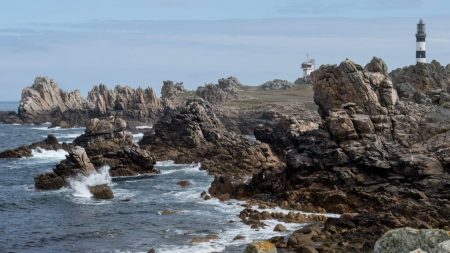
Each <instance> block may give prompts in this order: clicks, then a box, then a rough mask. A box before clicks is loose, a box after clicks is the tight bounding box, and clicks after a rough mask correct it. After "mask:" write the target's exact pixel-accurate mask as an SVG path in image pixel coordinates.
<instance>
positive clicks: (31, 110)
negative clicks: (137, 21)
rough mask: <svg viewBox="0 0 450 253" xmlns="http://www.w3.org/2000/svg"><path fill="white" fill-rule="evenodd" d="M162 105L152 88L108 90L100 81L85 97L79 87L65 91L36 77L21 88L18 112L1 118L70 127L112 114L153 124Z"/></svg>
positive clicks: (52, 82)
mask: <svg viewBox="0 0 450 253" xmlns="http://www.w3.org/2000/svg"><path fill="white" fill-rule="evenodd" d="M162 108H163V105H162V103H161V101H160V99H159V98H158V97H157V96H156V95H155V93H154V92H153V90H152V89H151V88H146V89H142V88H137V89H133V88H130V87H128V86H116V87H115V88H114V90H109V89H108V88H107V87H106V86H105V85H103V84H100V85H98V86H95V87H94V88H93V89H92V90H91V91H90V92H89V95H88V98H87V100H85V99H84V98H82V97H81V95H80V92H79V91H78V90H75V91H72V92H64V91H62V90H61V89H60V88H59V86H58V85H57V84H56V82H55V81H54V80H52V79H49V78H47V77H37V78H36V79H35V81H34V84H33V85H32V86H31V87H27V88H25V89H23V91H22V99H21V102H20V106H19V113H18V114H17V115H15V114H14V113H1V114H0V120H1V121H2V122H6V123H44V122H52V125H53V126H62V127H70V126H77V125H85V124H86V123H87V122H88V121H89V119H91V118H95V117H106V116H111V115H113V116H117V117H122V118H124V119H126V120H127V121H129V123H130V124H133V123H135V122H140V123H153V122H154V121H155V120H156V119H157V118H158V116H159V114H160V113H161V111H162ZM16 116H17V117H16Z"/></svg>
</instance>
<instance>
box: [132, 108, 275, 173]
mask: <svg viewBox="0 0 450 253" xmlns="http://www.w3.org/2000/svg"><path fill="white" fill-rule="evenodd" d="M153 128H154V133H148V134H145V135H144V137H143V138H142V140H141V141H140V143H139V144H140V145H142V146H144V147H145V148H146V149H147V150H149V151H150V152H151V153H152V154H154V155H155V157H156V158H157V159H158V160H174V161H176V162H180V163H191V162H201V164H202V168H204V169H207V170H208V171H210V172H211V173H214V174H217V175H219V174H222V175H224V174H229V175H236V174H240V175H244V174H247V175H248V174H251V173H253V172H255V171H257V170H258V169H261V168H275V167H279V166H281V163H280V161H279V160H278V159H277V158H276V157H275V156H273V155H272V152H271V150H270V148H269V146H268V145H266V144H254V143H252V142H251V141H249V140H248V139H247V138H245V137H242V136H240V135H237V134H235V133H233V132H229V131H227V130H226V128H225V127H224V125H223V124H222V123H221V122H220V120H219V119H218V118H217V117H216V115H215V113H214V111H213V109H212V107H211V106H210V104H209V103H208V102H206V101H204V100H202V99H194V100H188V101H187V102H186V105H185V106H182V107H179V108H176V109H173V110H171V109H168V110H166V112H165V114H164V116H163V117H162V118H161V119H160V120H159V121H158V122H157V123H156V124H155V125H154V127H153Z"/></svg>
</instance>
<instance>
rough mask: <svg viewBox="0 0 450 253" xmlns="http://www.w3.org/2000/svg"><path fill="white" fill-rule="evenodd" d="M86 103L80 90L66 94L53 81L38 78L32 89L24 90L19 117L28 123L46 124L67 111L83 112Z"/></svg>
mask: <svg viewBox="0 0 450 253" xmlns="http://www.w3.org/2000/svg"><path fill="white" fill-rule="evenodd" d="M85 103H86V102H85V100H84V99H83V98H82V97H81V95H80V92H79V91H78V90H75V91H72V92H64V91H62V90H61V89H60V88H59V86H58V84H57V83H56V82H55V81H54V80H53V79H49V78H47V77H36V79H35V80H34V83H33V85H32V86H31V87H27V88H25V89H23V90H22V98H21V101H20V105H19V114H18V115H19V117H20V118H21V119H22V120H23V121H24V122H27V123H34V122H41V123H44V122H49V121H54V120H55V117H57V116H58V115H62V114H64V113H65V112H67V111H82V110H83V109H84V107H85Z"/></svg>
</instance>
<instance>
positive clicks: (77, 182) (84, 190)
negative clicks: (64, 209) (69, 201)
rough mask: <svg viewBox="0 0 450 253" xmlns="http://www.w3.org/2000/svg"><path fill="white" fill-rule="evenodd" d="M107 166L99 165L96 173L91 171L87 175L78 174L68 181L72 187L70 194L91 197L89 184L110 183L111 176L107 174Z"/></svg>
mask: <svg viewBox="0 0 450 253" xmlns="http://www.w3.org/2000/svg"><path fill="white" fill-rule="evenodd" d="M109 169H110V167H109V166H103V167H101V168H100V169H99V170H98V172H97V173H91V174H90V175H89V176H79V177H77V178H74V179H71V180H70V181H69V183H70V186H71V187H72V189H73V193H72V195H73V196H75V197H81V198H90V197H92V194H91V192H90V191H89V186H94V185H101V184H111V176H110V175H109Z"/></svg>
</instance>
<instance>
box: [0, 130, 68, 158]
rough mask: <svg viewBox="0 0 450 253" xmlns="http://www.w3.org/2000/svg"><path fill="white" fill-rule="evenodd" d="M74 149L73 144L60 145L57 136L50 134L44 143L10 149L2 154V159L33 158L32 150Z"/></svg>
mask: <svg viewBox="0 0 450 253" xmlns="http://www.w3.org/2000/svg"><path fill="white" fill-rule="evenodd" d="M72 148H73V145H72V144H71V143H65V142H64V143H62V144H61V143H59V142H58V139H56V137H55V136H53V135H51V134H49V135H48V136H47V138H46V139H45V140H43V141H39V142H35V143H33V144H30V145H28V146H21V147H18V148H15V149H9V150H5V151H2V152H0V158H22V157H31V156H33V155H32V149H46V150H60V149H63V150H66V151H68V150H70V149H72Z"/></svg>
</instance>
